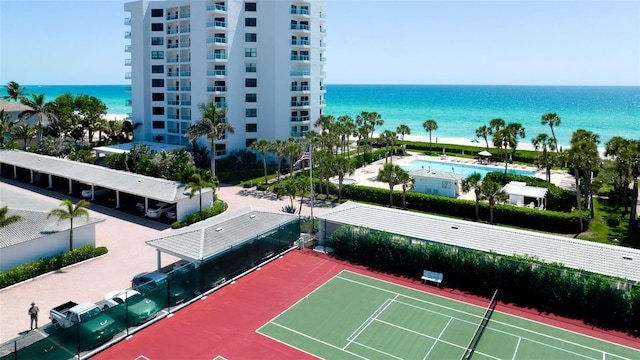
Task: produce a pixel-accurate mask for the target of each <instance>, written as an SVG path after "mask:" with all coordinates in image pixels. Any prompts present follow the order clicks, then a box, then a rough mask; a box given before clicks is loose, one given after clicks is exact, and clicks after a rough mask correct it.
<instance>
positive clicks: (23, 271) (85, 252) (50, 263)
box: [0, 245, 108, 289]
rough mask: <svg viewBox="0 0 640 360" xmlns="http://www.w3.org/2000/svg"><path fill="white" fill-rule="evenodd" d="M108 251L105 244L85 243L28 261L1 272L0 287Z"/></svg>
mask: <svg viewBox="0 0 640 360" xmlns="http://www.w3.org/2000/svg"><path fill="white" fill-rule="evenodd" d="M107 252H108V250H107V248H106V247H104V246H100V247H94V246H93V245H85V246H82V247H79V248H77V249H73V250H72V251H68V252H65V253H60V254H59V255H56V256H52V257H48V258H42V259H38V260H35V261H31V262H28V263H26V264H22V265H19V266H16V267H15V268H13V269H9V270H7V271H5V272H0V289H2V288H5V287H7V286H11V285H13V284H17V283H19V282H21V281H25V280H28V279H31V278H34V277H36V276H39V275H42V274H46V273H48V272H51V271H55V270H58V269H61V268H63V267H65V266H69V265H72V264H75V263H79V262H81V261H84V260H87V259H91V258H94V257H97V256H100V255H104V254H106V253H107Z"/></svg>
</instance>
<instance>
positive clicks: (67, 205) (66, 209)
mask: <svg viewBox="0 0 640 360" xmlns="http://www.w3.org/2000/svg"><path fill="white" fill-rule="evenodd" d="M60 206H61V207H62V209H60V208H57V209H53V210H51V211H50V212H49V215H47V218H49V217H51V216H57V217H58V222H60V221H62V220H66V219H69V221H70V227H69V251H72V250H73V219H75V218H77V217H80V216H86V217H87V220H88V219H89V212H88V211H87V209H86V207H87V206H89V203H88V202H87V201H85V200H80V201H78V203H77V204H75V205H73V203H72V202H71V200H69V199H64V200H62V202H61V203H60Z"/></svg>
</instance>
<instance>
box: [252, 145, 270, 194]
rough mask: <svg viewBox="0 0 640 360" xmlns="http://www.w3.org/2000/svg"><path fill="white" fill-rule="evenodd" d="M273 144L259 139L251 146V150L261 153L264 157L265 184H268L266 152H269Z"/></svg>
mask: <svg viewBox="0 0 640 360" xmlns="http://www.w3.org/2000/svg"><path fill="white" fill-rule="evenodd" d="M270 147H271V144H270V143H269V141H267V140H265V139H258V140H256V141H254V142H252V143H251V145H249V148H251V150H253V151H256V152H259V153H260V155H262V167H263V169H264V183H265V185H266V184H267V158H266V152H267V151H269V148H270Z"/></svg>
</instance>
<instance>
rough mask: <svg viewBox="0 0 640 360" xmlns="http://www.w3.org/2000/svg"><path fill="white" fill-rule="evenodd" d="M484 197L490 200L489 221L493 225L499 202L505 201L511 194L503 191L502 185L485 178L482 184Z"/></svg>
mask: <svg viewBox="0 0 640 360" xmlns="http://www.w3.org/2000/svg"><path fill="white" fill-rule="evenodd" d="M480 188H481V193H482V198H483V199H485V200H488V201H489V222H490V223H491V224H492V225H493V224H495V222H494V221H493V209H494V207H495V205H496V203H498V202H505V201H507V200H508V199H509V195H507V193H505V192H504V191H502V185H500V184H498V183H497V182H494V181H491V180H488V179H487V180H485V181H483V182H482V185H481V186H480Z"/></svg>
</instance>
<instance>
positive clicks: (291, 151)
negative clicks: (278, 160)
mask: <svg viewBox="0 0 640 360" xmlns="http://www.w3.org/2000/svg"><path fill="white" fill-rule="evenodd" d="M303 152H304V145H303V144H302V142H300V140H298V139H296V138H293V137H290V138H289V140H287V142H286V143H285V145H284V154H285V156H286V157H287V160H288V161H289V177H292V176H293V165H294V164H295V162H296V160H298V158H299V157H300V154H302V153H303Z"/></svg>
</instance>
